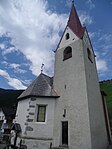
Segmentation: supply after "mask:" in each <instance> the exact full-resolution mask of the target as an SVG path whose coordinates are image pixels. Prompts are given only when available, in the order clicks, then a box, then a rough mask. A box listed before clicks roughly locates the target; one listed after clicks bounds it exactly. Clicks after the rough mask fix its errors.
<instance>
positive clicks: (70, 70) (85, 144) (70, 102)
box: [54, 32, 91, 149]
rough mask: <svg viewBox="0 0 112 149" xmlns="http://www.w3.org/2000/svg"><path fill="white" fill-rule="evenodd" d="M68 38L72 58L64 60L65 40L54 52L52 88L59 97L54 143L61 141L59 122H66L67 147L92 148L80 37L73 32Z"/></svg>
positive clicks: (77, 148) (60, 142) (73, 148)
mask: <svg viewBox="0 0 112 149" xmlns="http://www.w3.org/2000/svg"><path fill="white" fill-rule="evenodd" d="M69 33H70V32H69ZM70 37H71V38H70V41H69V46H71V47H72V58H69V59H67V60H65V61H63V51H64V49H65V48H66V46H67V45H66V44H65V43H64V42H63V45H62V43H61V48H59V49H58V50H57V52H56V62H55V73H54V89H55V90H56V91H57V93H58V94H59V95H60V98H59V99H58V100H57V101H56V111H55V121H54V146H59V145H60V144H62V134H61V132H62V126H61V125H62V124H61V122H62V121H68V146H69V148H70V149H79V148H80V149H85V148H86V149H91V137H90V126H89V113H88V101H87V90H86V77H85V68H84V60H83V49H82V44H81V40H78V38H75V35H74V37H73V36H71V34H70ZM63 38H64V37H63ZM65 42H66V41H65ZM67 42H68V41H67ZM65 45H66V46H65ZM59 47H60V46H59ZM64 109H66V117H65V118H64V117H63V113H64Z"/></svg>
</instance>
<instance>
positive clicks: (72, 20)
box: [67, 0, 84, 38]
mask: <svg viewBox="0 0 112 149" xmlns="http://www.w3.org/2000/svg"><path fill="white" fill-rule="evenodd" d="M67 26H68V27H69V28H70V29H71V30H72V31H73V32H74V33H75V34H76V35H77V37H79V38H82V37H83V35H84V28H83V27H82V25H81V22H80V20H79V17H78V15H77V12H76V9H75V7H74V0H72V9H71V12H70V16H69V20H68V23H67Z"/></svg>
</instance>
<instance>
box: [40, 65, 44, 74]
mask: <svg viewBox="0 0 112 149" xmlns="http://www.w3.org/2000/svg"><path fill="white" fill-rule="evenodd" d="M43 67H44V64H42V66H41V73H42V72H43Z"/></svg>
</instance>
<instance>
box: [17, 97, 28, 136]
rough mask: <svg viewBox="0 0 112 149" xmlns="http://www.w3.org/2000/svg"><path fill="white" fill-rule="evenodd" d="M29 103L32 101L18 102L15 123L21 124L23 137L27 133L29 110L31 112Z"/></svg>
mask: <svg viewBox="0 0 112 149" xmlns="http://www.w3.org/2000/svg"><path fill="white" fill-rule="evenodd" d="M29 102H30V99H26V100H20V101H19V102H18V107H17V112H16V117H15V120H14V121H15V122H17V123H19V124H20V125H21V128H22V135H24V133H25V123H26V119H27V117H26V116H27V115H28V110H29Z"/></svg>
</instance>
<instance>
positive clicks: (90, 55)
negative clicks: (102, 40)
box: [87, 48, 93, 63]
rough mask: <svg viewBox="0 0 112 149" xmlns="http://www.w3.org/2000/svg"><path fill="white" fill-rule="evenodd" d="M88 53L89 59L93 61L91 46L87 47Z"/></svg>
mask: <svg viewBox="0 0 112 149" xmlns="http://www.w3.org/2000/svg"><path fill="white" fill-rule="evenodd" d="M87 54H88V58H89V60H90V61H91V62H92V63H93V61H92V54H91V51H90V49H89V48H87Z"/></svg>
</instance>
